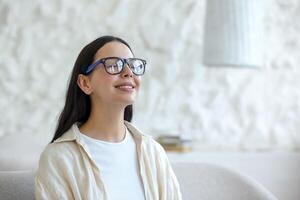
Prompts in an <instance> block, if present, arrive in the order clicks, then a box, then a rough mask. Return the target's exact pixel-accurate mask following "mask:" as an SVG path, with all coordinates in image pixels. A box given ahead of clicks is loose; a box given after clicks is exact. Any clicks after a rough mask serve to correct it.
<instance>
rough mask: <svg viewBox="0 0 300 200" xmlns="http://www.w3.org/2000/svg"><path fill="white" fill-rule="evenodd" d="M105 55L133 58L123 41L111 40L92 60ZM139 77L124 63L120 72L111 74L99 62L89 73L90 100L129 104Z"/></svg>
mask: <svg viewBox="0 0 300 200" xmlns="http://www.w3.org/2000/svg"><path fill="white" fill-rule="evenodd" d="M106 57H120V58H133V54H132V52H131V51H130V49H129V48H128V47H127V46H126V45H125V44H123V43H120V42H117V41H113V42H109V43H107V44H105V45H104V46H103V47H101V48H100V49H99V50H98V51H97V53H96V54H95V57H94V62H95V61H97V60H99V59H101V58H106ZM140 83H141V77H140V76H136V75H135V74H133V73H132V71H131V70H130V68H129V66H128V65H127V64H125V66H124V69H123V71H122V72H121V73H120V74H116V75H111V74H108V73H107V72H106V71H105V68H104V65H103V64H99V65H98V66H97V67H96V68H95V69H94V71H93V72H92V73H91V74H90V75H89V84H90V97H91V99H92V101H97V102H102V103H104V104H107V103H108V104H118V105H122V106H127V105H130V104H132V103H133V102H134V100H135V98H136V96H137V93H138V91H139V88H140Z"/></svg>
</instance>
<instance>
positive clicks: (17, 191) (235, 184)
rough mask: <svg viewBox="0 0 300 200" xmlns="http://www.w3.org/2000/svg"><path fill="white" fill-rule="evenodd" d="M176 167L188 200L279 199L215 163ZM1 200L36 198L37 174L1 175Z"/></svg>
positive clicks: (15, 173)
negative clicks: (35, 176) (35, 177)
mask: <svg viewBox="0 0 300 200" xmlns="http://www.w3.org/2000/svg"><path fill="white" fill-rule="evenodd" d="M173 168H174V171H175V173H176V175H177V177H178V180H179V182H180V185H181V190H182V193H183V199H185V200H275V199H276V197H275V196H273V195H272V194H271V193H270V192H269V191H267V190H266V189H265V188H264V187H263V186H262V185H261V184H259V183H258V182H256V181H254V180H253V179H252V178H250V177H247V176H245V175H243V174H240V173H237V172H236V171H234V170H231V169H228V168H224V167H221V166H218V165H215V164H207V163H197V164H196V163H178V164H173ZM0 199H1V200H32V199H34V172H33V171H2V172H0Z"/></svg>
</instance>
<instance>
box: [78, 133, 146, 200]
mask: <svg viewBox="0 0 300 200" xmlns="http://www.w3.org/2000/svg"><path fill="white" fill-rule="evenodd" d="M81 136H82V138H83V141H84V142H85V143H86V145H87V146H88V148H89V150H90V153H91V156H92V157H93V159H94V160H95V161H96V164H97V165H98V167H99V169H100V174H101V176H102V180H103V182H104V186H105V189H106V192H107V196H108V199H109V200H123V199H130V200H141V199H145V196H144V189H143V184H142V182H141V178H140V172H139V166H138V158H137V150H136V144H135V142H134V139H133V137H132V135H131V133H130V132H129V131H128V130H127V128H126V134H125V138H124V139H123V140H122V141H121V142H116V143H114V142H107V141H102V140H97V139H94V138H91V137H88V136H87V135H84V134H82V133H81Z"/></svg>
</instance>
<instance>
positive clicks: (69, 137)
mask: <svg viewBox="0 0 300 200" xmlns="http://www.w3.org/2000/svg"><path fill="white" fill-rule="evenodd" d="M124 124H125V126H126V127H127V128H128V130H129V132H130V133H131V134H132V136H133V138H134V140H135V142H136V143H137V144H139V145H140V144H141V142H142V136H143V135H144V134H142V133H141V131H140V130H138V129H137V128H136V127H135V126H134V125H133V124H131V123H130V122H128V121H124ZM79 125H80V123H79V122H75V123H74V124H73V125H72V127H71V128H70V129H69V130H68V131H67V132H65V133H64V134H63V135H62V136H61V137H59V138H57V139H56V140H55V141H54V143H58V142H67V141H74V140H75V141H76V142H77V143H79V144H82V139H81V136H80V131H79V128H78V126H79Z"/></svg>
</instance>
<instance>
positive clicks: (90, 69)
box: [85, 60, 103, 74]
mask: <svg viewBox="0 0 300 200" xmlns="http://www.w3.org/2000/svg"><path fill="white" fill-rule="evenodd" d="M102 62H103V61H102V60H98V61H96V62H94V63H93V64H91V65H90V66H88V68H87V70H86V71H85V73H86V74H88V73H90V71H92V70H93V69H94V68H95V67H96V66H97V65H99V64H100V63H102Z"/></svg>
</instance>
